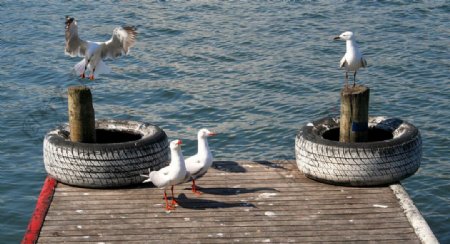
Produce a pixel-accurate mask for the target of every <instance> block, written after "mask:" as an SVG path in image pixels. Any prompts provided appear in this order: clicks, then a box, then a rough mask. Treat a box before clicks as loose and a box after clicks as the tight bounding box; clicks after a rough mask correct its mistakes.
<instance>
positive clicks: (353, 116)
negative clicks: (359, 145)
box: [339, 85, 369, 142]
mask: <svg viewBox="0 0 450 244" xmlns="http://www.w3.org/2000/svg"><path fill="white" fill-rule="evenodd" d="M368 120H369V88H368V87H365V86H362V85H357V86H355V87H344V88H343V89H342V90H341V118H340V125H339V127H340V128H339V141H340V142H366V141H367V139H368V133H369V128H368Z"/></svg>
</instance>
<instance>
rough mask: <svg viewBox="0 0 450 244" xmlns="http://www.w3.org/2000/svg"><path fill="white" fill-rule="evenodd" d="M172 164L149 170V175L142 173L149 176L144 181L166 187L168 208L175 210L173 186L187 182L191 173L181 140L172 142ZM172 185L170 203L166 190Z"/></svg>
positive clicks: (165, 194) (175, 202)
mask: <svg viewBox="0 0 450 244" xmlns="http://www.w3.org/2000/svg"><path fill="white" fill-rule="evenodd" d="M170 159H171V160H170V164H169V166H166V167H164V168H162V169H160V170H158V171H150V169H149V170H148V171H149V174H148V175H141V176H143V177H148V179H147V180H144V182H143V183H147V182H152V183H153V184H154V185H155V186H156V187H158V188H162V189H164V200H165V201H166V210H174V209H175V205H176V204H177V201H176V200H175V196H174V195H173V188H174V186H175V185H178V184H181V183H184V182H186V181H187V180H188V179H189V177H190V176H189V174H188V173H187V172H186V166H185V164H184V159H183V154H182V153H181V140H174V141H171V142H170ZM169 187H170V189H171V191H172V203H171V204H169V202H168V200H167V193H166V190H167V189H168V188H169Z"/></svg>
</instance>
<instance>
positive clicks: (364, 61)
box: [361, 57, 367, 68]
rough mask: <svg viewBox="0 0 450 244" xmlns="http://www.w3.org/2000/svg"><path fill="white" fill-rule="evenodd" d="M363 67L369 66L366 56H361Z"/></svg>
mask: <svg viewBox="0 0 450 244" xmlns="http://www.w3.org/2000/svg"><path fill="white" fill-rule="evenodd" d="M361 67H364V68H366V67H367V61H366V59H365V58H364V57H361Z"/></svg>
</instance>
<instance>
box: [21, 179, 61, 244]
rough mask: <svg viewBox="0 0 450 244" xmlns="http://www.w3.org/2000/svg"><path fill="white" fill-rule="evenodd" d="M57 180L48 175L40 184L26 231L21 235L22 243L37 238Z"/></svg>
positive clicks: (34, 241) (33, 241)
mask: <svg viewBox="0 0 450 244" xmlns="http://www.w3.org/2000/svg"><path fill="white" fill-rule="evenodd" d="M56 184H57V181H56V180H55V179H53V178H51V177H49V176H47V178H46V179H45V182H44V185H43V186H42V190H41V194H39V198H38V200H37V203H36V208H35V209H34V213H33V215H32V216H31V219H30V223H29V224H28V228H27V231H26V232H25V236H24V237H23V240H22V244H28V243H36V242H37V239H38V238H39V233H40V231H41V228H42V224H43V223H44V219H45V216H46V215H47V211H48V208H49V207H50V203H51V202H52V199H53V194H54V192H55V188H56Z"/></svg>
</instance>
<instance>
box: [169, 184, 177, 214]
mask: <svg viewBox="0 0 450 244" xmlns="http://www.w3.org/2000/svg"><path fill="white" fill-rule="evenodd" d="M170 190H171V191H172V207H173V208H174V209H175V205H178V202H177V200H175V195H173V186H172V188H170Z"/></svg>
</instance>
